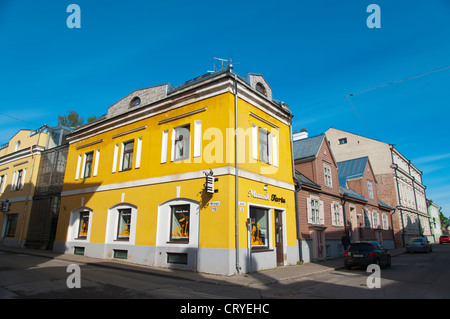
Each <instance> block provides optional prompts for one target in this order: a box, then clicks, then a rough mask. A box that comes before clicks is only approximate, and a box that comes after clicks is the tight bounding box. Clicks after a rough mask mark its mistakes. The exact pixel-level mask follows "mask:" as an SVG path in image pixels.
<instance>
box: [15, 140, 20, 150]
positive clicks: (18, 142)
mask: <svg viewBox="0 0 450 319" xmlns="http://www.w3.org/2000/svg"><path fill="white" fill-rule="evenodd" d="M19 147H20V141H17V143H16V146H15V147H14V152H17V151H18V150H19Z"/></svg>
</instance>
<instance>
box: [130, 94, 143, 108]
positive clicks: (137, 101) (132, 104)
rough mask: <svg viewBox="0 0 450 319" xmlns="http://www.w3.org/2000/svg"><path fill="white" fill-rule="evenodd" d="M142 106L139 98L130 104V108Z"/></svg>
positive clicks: (135, 98)
mask: <svg viewBox="0 0 450 319" xmlns="http://www.w3.org/2000/svg"><path fill="white" fill-rule="evenodd" d="M139 104H141V99H140V98H139V97H137V96H136V97H134V98H133V99H132V100H131V102H130V107H135V106H138V105H139Z"/></svg>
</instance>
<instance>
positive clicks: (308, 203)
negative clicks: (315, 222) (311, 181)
mask: <svg viewBox="0 0 450 319" xmlns="http://www.w3.org/2000/svg"><path fill="white" fill-rule="evenodd" d="M306 213H307V218H308V224H312V206H311V198H307V199H306Z"/></svg>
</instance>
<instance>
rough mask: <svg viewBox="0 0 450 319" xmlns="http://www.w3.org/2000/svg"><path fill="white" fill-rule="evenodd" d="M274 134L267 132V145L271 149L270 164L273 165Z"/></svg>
mask: <svg viewBox="0 0 450 319" xmlns="http://www.w3.org/2000/svg"><path fill="white" fill-rule="evenodd" d="M272 136H273V135H272V133H269V132H267V144H268V146H267V147H268V148H269V164H270V165H272Z"/></svg>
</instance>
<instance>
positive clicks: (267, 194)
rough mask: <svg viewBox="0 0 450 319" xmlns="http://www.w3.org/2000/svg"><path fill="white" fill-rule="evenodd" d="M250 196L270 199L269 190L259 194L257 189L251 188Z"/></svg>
mask: <svg viewBox="0 0 450 319" xmlns="http://www.w3.org/2000/svg"><path fill="white" fill-rule="evenodd" d="M248 197H253V198H259V199H265V200H270V197H269V193H268V192H266V193H265V194H258V193H257V192H256V191H254V190H251V189H249V190H248Z"/></svg>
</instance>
